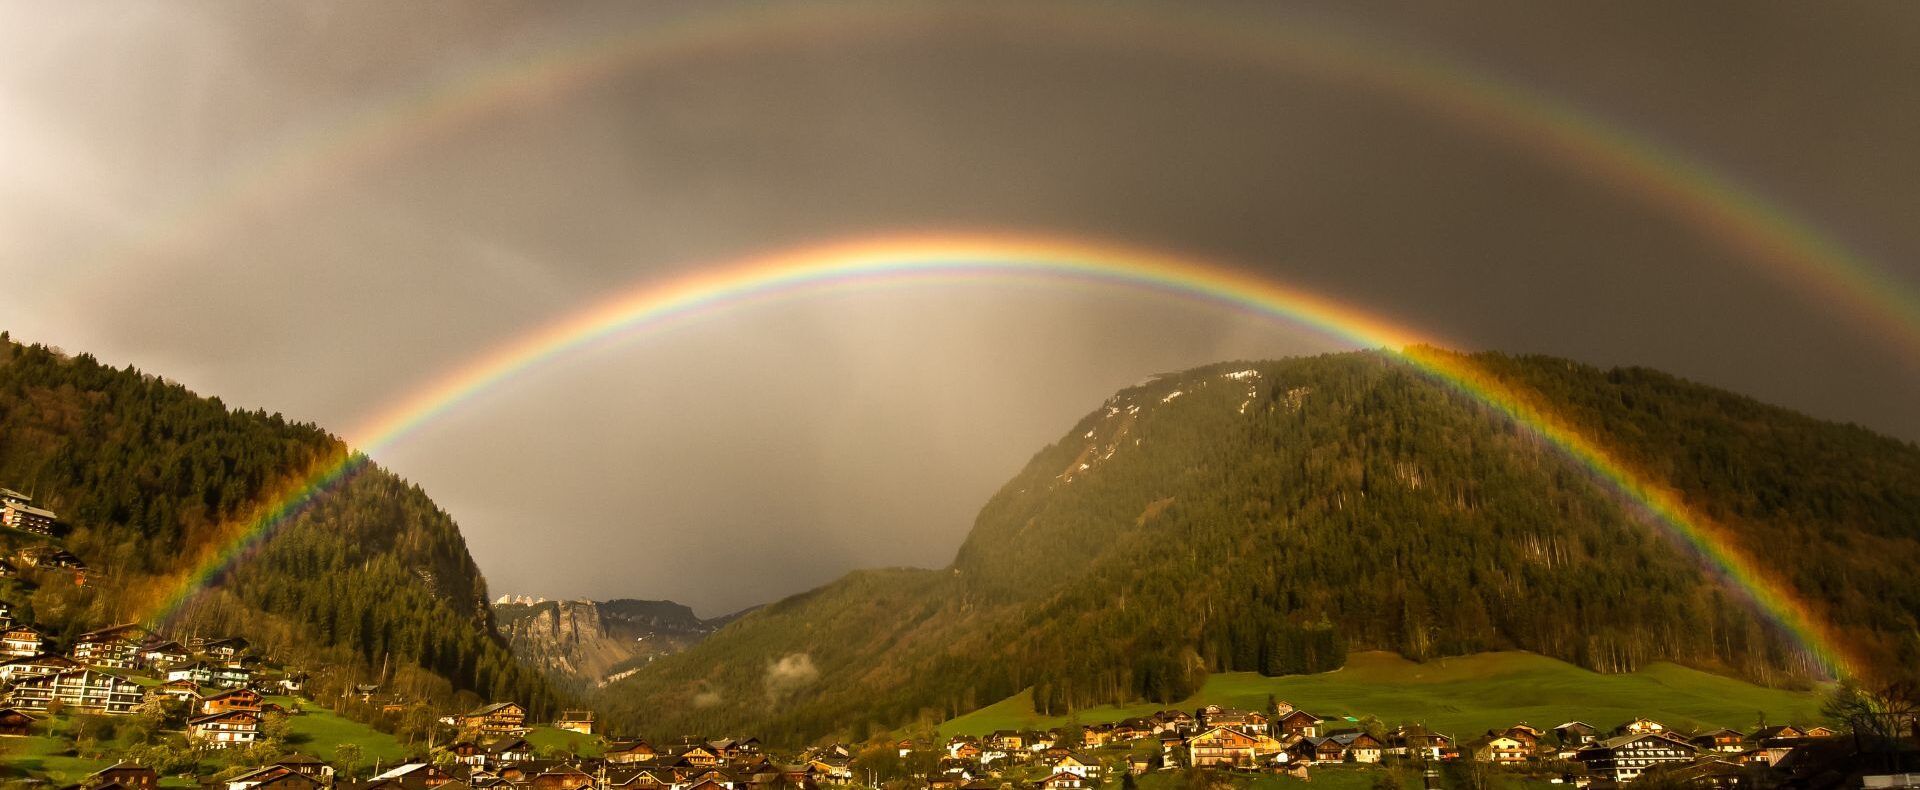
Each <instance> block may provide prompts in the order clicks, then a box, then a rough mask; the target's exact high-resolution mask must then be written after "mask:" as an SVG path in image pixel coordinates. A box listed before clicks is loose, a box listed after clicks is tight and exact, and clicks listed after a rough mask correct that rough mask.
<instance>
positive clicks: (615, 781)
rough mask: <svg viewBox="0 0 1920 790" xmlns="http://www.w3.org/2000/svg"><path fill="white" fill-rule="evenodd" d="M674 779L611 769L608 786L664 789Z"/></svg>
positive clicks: (629, 789) (631, 789)
mask: <svg viewBox="0 0 1920 790" xmlns="http://www.w3.org/2000/svg"><path fill="white" fill-rule="evenodd" d="M802 778H803V779H804V778H805V777H804V773H803V774H802ZM672 779H673V777H671V776H666V777H663V776H661V775H660V774H659V773H658V772H657V771H655V770H651V769H646V768H639V769H625V770H620V771H609V772H608V773H607V781H606V787H608V788H619V790H664V788H670V787H672V786H673V781H672ZM791 783H792V784H796V785H797V784H799V783H800V781H799V780H792V781H791Z"/></svg>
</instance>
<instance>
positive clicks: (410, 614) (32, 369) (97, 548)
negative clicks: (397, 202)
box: [0, 334, 555, 712]
mask: <svg viewBox="0 0 1920 790" xmlns="http://www.w3.org/2000/svg"><path fill="white" fill-rule="evenodd" d="M348 452H349V449H348V448H346V447H345V445H344V444H343V443H342V442H341V441H340V439H339V438H337V437H334V436H332V435H330V434H328V433H327V432H325V431H324V430H322V429H320V428H319V427H318V426H314V425H310V424H303V423H296V422H291V421H288V420H287V419H285V418H283V417H282V416H281V415H279V414H269V413H266V412H262V411H244V410H239V409H234V408H231V407H228V406H227V405H226V404H224V403H222V402H221V401H220V400H219V399H218V398H207V397H201V396H199V395H197V394H195V393H193V392H191V391H189V390H187V389H186V388H185V387H182V386H180V385H178V384H174V383H170V382H168V381H165V380H163V379H161V378H159V377H157V376H152V375H148V374H146V373H142V372H140V371H138V370H135V369H133V368H131V367H128V368H124V369H114V368H111V367H108V366H105V365H102V364H100V363H99V362H98V361H97V360H95V359H94V358H93V357H91V356H88V355H86V354H79V355H71V356H70V355H66V354H63V353H60V352H57V351H55V350H52V349H49V348H46V347H43V346H28V345H21V344H18V343H15V342H12V341H11V340H10V339H7V338H6V337H5V336H4V335H3V334H0V481H4V483H0V485H6V486H7V487H9V488H14V489H19V490H22V491H31V492H32V493H33V495H34V497H35V499H34V501H35V504H36V505H40V506H43V507H45V508H47V509H49V510H52V511H54V512H56V513H58V514H59V517H60V523H59V524H58V525H56V526H57V529H55V530H52V533H53V534H51V535H36V534H26V533H19V532H9V534H7V535H6V545H7V546H8V547H9V548H10V549H18V550H31V549H33V548H34V547H35V546H42V545H46V546H54V547H58V548H60V549H64V550H66V551H68V552H69V553H70V554H72V555H74V556H75V557H77V558H78V559H79V560H80V561H82V562H84V564H85V566H86V571H85V573H84V574H81V573H54V572H45V571H44V569H35V570H34V571H33V572H29V573H24V574H23V575H22V577H21V578H19V579H14V580H9V581H6V582H4V589H0V600H3V601H5V602H6V603H8V604H11V605H12V609H13V612H12V616H13V617H14V619H15V620H17V621H19V622H26V623H33V624H35V625H36V626H38V627H39V628H41V629H42V630H44V631H45V632H46V633H47V636H48V637H49V638H50V639H51V641H52V642H53V644H54V645H55V646H56V647H55V648H54V649H59V650H64V649H66V646H68V645H70V644H71V643H72V641H73V639H74V637H75V636H77V635H78V634H80V633H81V632H84V631H88V630H91V629H96V628H101V627H104V626H107V625H111V624H114V623H121V622H129V621H136V620H142V619H146V618H149V617H150V616H152V615H154V614H155V613H156V612H157V611H158V609H157V607H158V606H159V604H161V603H163V601H164V597H163V595H164V593H165V592H166V591H168V590H169V589H171V588H172V587H174V586H177V585H176V583H175V582H173V581H172V580H174V579H177V578H179V577H181V576H182V575H184V574H183V570H184V569H183V568H181V567H180V564H181V563H182V562H185V561H187V560H186V559H185V558H190V557H193V556H197V555H198V554H199V553H200V552H201V550H202V549H204V548H207V547H209V546H213V545H225V543H224V542H225V541H228V540H230V539H231V537H232V535H233V527H234V525H235V524H246V523H249V522H250V521H251V520H252V516H253V513H254V512H255V509H256V508H258V507H259V506H260V504H261V503H263V502H265V501H267V500H269V499H270V498H271V496H272V495H273V494H274V492H277V491H280V490H283V489H285V488H286V487H287V486H289V485H292V484H295V483H297V482H299V481H301V480H303V479H304V478H305V476H306V475H308V474H310V473H311V471H312V470H313V469H314V468H315V467H316V465H317V464H320V463H323V462H325V461H327V460H328V459H335V458H342V457H345V456H346V454H347V453H348ZM486 598H487V595H486V581H485V579H484V578H482V576H481V574H480V570H479V568H478V567H477V566H476V565H475V564H474V562H473V559H472V557H471V556H470V555H469V554H468V552H467V547H466V542H465V540H464V539H463V538H462V537H461V535H460V531H459V527H458V526H457V525H456V524H455V523H454V521H453V519H452V518H451V517H450V516H448V515H447V513H446V512H444V511H442V510H441V509H440V508H439V507H438V506H437V505H435V504H434V503H433V501H432V500H431V499H429V498H428V497H427V495H426V493H425V492H423V491H421V490H420V488H419V487H417V486H415V485H412V484H410V483H408V482H407V481H405V480H402V479H400V478H399V477H397V476H395V475H394V474H392V473H391V472H389V471H387V470H385V469H383V468H381V467H379V466H378V465H376V464H372V463H366V462H364V459H363V462H362V463H358V464H356V465H354V466H353V471H352V472H351V473H349V474H347V475H345V476H344V477H343V478H342V479H340V480H339V481H337V482H336V483H334V484H332V485H331V486H330V487H329V488H328V490H327V493H326V495H325V496H322V497H319V498H317V499H316V500H314V501H313V502H312V503H311V504H310V505H308V506H306V507H304V508H301V509H299V510H298V511H297V512H296V513H295V514H294V515H293V516H292V517H291V518H289V519H287V520H285V521H284V522H283V523H281V524H280V526H279V527H278V528H277V529H276V530H275V531H274V532H273V533H272V534H271V535H270V536H268V537H267V538H265V539H264V540H261V541H259V542H258V543H256V544H255V545H254V546H253V547H252V548H251V549H250V550H249V551H248V553H247V554H246V555H245V556H244V557H242V558H241V559H240V560H239V561H238V562H235V563H233V564H232V565H231V566H230V567H227V568H226V569H225V570H224V571H222V572H220V573H218V574H216V575H214V576H213V577H212V578H211V579H209V580H208V581H207V583H206V585H205V589H204V590H203V591H201V592H200V593H199V594H198V595H195V596H193V597H191V598H189V599H188V600H187V602H186V605H185V606H184V607H181V608H179V609H178V610H175V611H170V612H166V611H160V612H159V613H160V614H162V615H165V618H164V622H160V623H156V625H159V626H161V627H163V628H164V629H165V630H166V631H168V632H170V633H172V634H174V635H177V638H181V639H185V638H186V636H187V635H191V634H222V635H238V636H243V637H245V638H246V639H247V640H248V641H249V642H250V643H252V644H253V645H254V646H255V647H256V648H258V649H259V650H260V651H262V652H264V653H266V654H270V655H273V656H275V657H276V658H278V659H280V660H282V661H285V662H287V663H288V664H290V665H293V666H299V667H305V668H309V669H311V670H312V672H313V676H312V679H311V681H310V688H311V690H312V693H313V694H314V695H315V697H316V698H318V697H324V696H326V695H328V694H333V695H335V696H337V695H338V694H339V692H340V691H341V690H343V689H344V688H346V687H348V686H350V685H352V684H355V683H369V682H372V683H378V684H380V685H381V687H382V688H383V689H384V690H385V691H386V692H387V693H389V694H392V695H396V696H399V697H402V698H405V699H408V700H427V701H433V702H435V703H437V704H439V705H443V706H449V707H457V706H465V705H471V704H474V703H475V702H477V701H478V700H480V699H483V698H484V699H493V698H511V699H518V700H521V701H523V702H524V703H526V704H527V705H529V706H530V707H531V708H533V709H535V710H538V711H542V712H544V711H545V710H547V709H550V708H552V707H554V706H555V702H554V692H553V690H552V689H551V687H550V686H549V685H548V684H547V683H546V682H545V681H544V680H543V679H542V677H541V676H540V675H539V674H538V673H535V672H532V671H529V670H527V669H525V668H523V667H521V666H520V665H519V664H518V663H517V662H516V661H514V659H513V656H512V655H511V654H510V653H509V652H508V651H507V649H506V645H505V643H504V642H503V641H502V640H501V639H500V637H499V635H498V634H497V633H496V632H495V630H494V624H493V620H492V615H491V610H490V609H489V608H488V606H487V604H486Z"/></svg>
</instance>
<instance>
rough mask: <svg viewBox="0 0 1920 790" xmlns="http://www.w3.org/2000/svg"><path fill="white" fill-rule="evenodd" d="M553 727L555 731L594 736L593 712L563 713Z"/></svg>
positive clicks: (574, 711)
mask: <svg viewBox="0 0 1920 790" xmlns="http://www.w3.org/2000/svg"><path fill="white" fill-rule="evenodd" d="M553 727H554V729H558V730H566V731H568V732H577V733H582V734H585V735H592V734H593V711H590V710H569V711H562V712H561V713H560V718H558V719H554V720H553Z"/></svg>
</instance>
